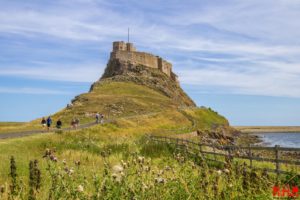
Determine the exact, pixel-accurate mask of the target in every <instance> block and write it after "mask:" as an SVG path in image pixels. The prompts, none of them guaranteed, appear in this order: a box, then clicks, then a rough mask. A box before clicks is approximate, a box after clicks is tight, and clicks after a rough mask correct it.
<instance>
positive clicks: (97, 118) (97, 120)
mask: <svg viewBox="0 0 300 200" xmlns="http://www.w3.org/2000/svg"><path fill="white" fill-rule="evenodd" d="M99 118H100V115H99V113H96V123H97V124H98V123H99Z"/></svg>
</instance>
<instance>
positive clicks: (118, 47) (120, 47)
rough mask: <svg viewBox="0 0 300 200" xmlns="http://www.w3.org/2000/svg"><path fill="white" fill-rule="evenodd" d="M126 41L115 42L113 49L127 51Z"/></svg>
mask: <svg viewBox="0 0 300 200" xmlns="http://www.w3.org/2000/svg"><path fill="white" fill-rule="evenodd" d="M126 50H127V47H126V43H125V42H123V41H117V42H113V51H126Z"/></svg>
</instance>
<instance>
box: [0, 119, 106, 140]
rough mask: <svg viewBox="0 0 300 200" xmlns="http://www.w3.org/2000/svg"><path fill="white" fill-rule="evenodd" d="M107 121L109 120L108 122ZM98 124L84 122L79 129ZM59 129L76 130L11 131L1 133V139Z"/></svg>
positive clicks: (69, 129)
mask: <svg viewBox="0 0 300 200" xmlns="http://www.w3.org/2000/svg"><path fill="white" fill-rule="evenodd" d="M106 123H107V122H106ZM94 125H96V122H92V123H88V124H82V125H80V126H78V127H77V130H80V129H84V128H88V127H91V126H94ZM57 130H63V131H72V130H75V129H74V128H62V129H53V128H52V129H51V130H50V131H46V130H31V131H20V132H10V133H1V134H0V139H8V138H18V137H25V136H29V135H36V134H45V133H51V132H54V131H57Z"/></svg>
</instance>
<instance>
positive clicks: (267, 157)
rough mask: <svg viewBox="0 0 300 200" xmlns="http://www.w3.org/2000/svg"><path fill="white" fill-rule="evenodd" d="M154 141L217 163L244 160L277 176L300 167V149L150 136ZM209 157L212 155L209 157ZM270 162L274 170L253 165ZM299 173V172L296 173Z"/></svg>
mask: <svg viewBox="0 0 300 200" xmlns="http://www.w3.org/2000/svg"><path fill="white" fill-rule="evenodd" d="M149 137H150V139H151V140H152V141H156V142H161V143H166V144H173V145H175V146H176V147H177V148H181V149H183V150H185V151H186V152H188V153H191V154H194V155H198V154H199V153H200V155H202V156H203V157H204V158H205V159H207V160H210V161H215V162H221V163H225V161H222V159H218V158H217V157H223V158H229V159H231V160H233V159H244V160H248V161H249V167H250V168H253V169H259V170H267V171H269V172H275V173H277V174H282V173H290V171H291V170H287V169H283V168H284V167H283V166H282V165H286V166H285V168H288V167H294V168H295V167H298V166H300V161H299V156H300V148H287V147H280V146H279V145H275V146H274V147H261V146H250V145H249V146H234V145H217V144H204V143H198V142H194V141H190V140H185V139H180V138H172V137H163V136H149ZM207 155H211V157H212V158H211V157H208V156H207ZM282 157H288V158H289V159H288V160H287V159H282ZM254 161H257V162H268V163H272V165H273V166H274V169H271V168H269V167H264V168H261V167H257V166H255V164H254V163H253V162H254ZM296 173H298V172H296Z"/></svg>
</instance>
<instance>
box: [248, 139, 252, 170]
mask: <svg viewBox="0 0 300 200" xmlns="http://www.w3.org/2000/svg"><path fill="white" fill-rule="evenodd" d="M248 156H249V161H250V168H251V169H252V151H251V144H249V155H248Z"/></svg>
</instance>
